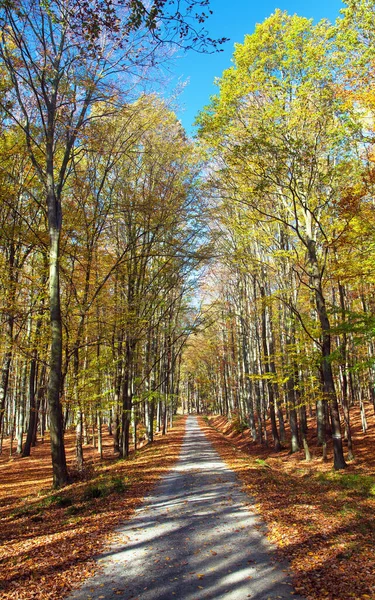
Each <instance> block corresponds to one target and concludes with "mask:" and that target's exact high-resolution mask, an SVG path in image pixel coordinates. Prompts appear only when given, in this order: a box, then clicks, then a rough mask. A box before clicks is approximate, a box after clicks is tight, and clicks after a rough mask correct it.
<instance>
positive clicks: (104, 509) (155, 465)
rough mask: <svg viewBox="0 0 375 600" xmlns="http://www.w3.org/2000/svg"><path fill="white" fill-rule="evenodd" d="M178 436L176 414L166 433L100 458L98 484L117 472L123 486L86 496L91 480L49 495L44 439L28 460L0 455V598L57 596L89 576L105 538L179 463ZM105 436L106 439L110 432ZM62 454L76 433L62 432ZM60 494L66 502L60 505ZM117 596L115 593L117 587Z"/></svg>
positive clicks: (181, 423)
mask: <svg viewBox="0 0 375 600" xmlns="http://www.w3.org/2000/svg"><path fill="white" fill-rule="evenodd" d="M183 434H184V419H180V420H179V421H178V423H177V424H176V426H175V427H174V429H173V430H171V431H170V432H169V433H168V434H167V436H164V437H158V438H157V439H156V441H155V442H154V444H152V445H148V446H144V447H143V448H142V449H140V450H138V451H137V454H136V456H135V457H133V458H131V459H130V460H128V461H119V460H116V459H114V458H111V459H110V458H108V459H106V460H105V461H103V462H102V463H99V462H98V463H97V466H96V479H98V481H99V482H103V481H107V480H111V478H113V480H114V481H118V480H119V479H118V478H119V477H121V478H123V479H126V481H127V485H126V487H125V489H124V490H122V491H121V492H118V493H116V492H114V491H113V493H112V492H111V493H109V495H107V496H103V497H99V498H89V499H86V500H83V496H84V493H85V490H86V489H87V487H88V486H90V485H91V483H90V482H77V483H74V484H72V485H70V486H68V487H67V488H64V490H61V491H59V493H58V494H53V492H52V491H51V487H50V486H51V468H50V456H49V447H48V445H47V444H45V445H43V444H41V445H39V446H37V447H36V449H35V450H34V452H33V455H32V457H30V458H28V459H22V458H16V459H13V460H12V461H8V460H7V459H6V457H4V455H3V456H2V457H0V562H1V567H2V568H1V573H0V588H1V591H0V599H1V600H34V599H35V600H56V599H57V598H58V599H61V598H63V597H64V596H65V595H66V594H67V593H68V592H69V590H70V589H71V588H72V587H73V586H75V585H77V584H78V583H79V582H81V581H83V580H84V579H86V578H87V577H89V576H90V575H92V574H93V573H94V571H95V569H96V568H97V565H96V564H95V563H94V561H93V557H94V556H95V555H97V554H98V553H99V552H100V551H101V550H102V549H103V547H104V545H105V543H106V542H107V541H108V540H109V538H111V539H116V536H115V535H112V536H111V532H112V530H113V529H114V528H115V527H116V526H117V525H118V524H119V523H120V522H122V521H124V520H126V519H129V518H130V517H131V516H132V514H133V513H134V510H135V508H136V507H137V506H139V504H140V503H141V501H142V499H143V497H144V496H145V494H147V493H148V492H149V491H150V490H151V488H152V487H153V486H154V484H155V483H156V482H157V481H158V479H160V477H161V476H162V475H164V474H165V473H166V472H168V471H169V470H170V468H171V467H172V466H173V464H174V462H175V461H176V460H177V458H178V455H179V452H180V448H181V444H182V439H183ZM107 441H108V444H112V442H111V439H110V438H109V437H108V440H107ZM108 448H109V452H108V454H110V452H111V449H110V446H108ZM67 451H68V457H69V456H70V457H72V455H73V453H74V436H71V437H69V436H67ZM92 456H95V454H94V452H92ZM95 481H96V480H95ZM66 498H69V499H70V501H69V503H68V504H67V505H66V506H64V504H66V501H65V499H66ZM51 499H52V500H51ZM63 500H64V501H63ZM35 517H38V518H36V519H35ZM39 517H40V518H39ZM115 593H116V594H118V595H121V594H123V590H118V589H117V590H116V591H115Z"/></svg>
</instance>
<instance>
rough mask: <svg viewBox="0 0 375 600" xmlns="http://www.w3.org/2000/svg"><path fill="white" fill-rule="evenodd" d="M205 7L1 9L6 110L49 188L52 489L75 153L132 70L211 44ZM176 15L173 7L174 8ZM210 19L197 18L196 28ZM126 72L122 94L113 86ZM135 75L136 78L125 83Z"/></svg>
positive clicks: (62, 476) (62, 466) (59, 466)
mask: <svg viewBox="0 0 375 600" xmlns="http://www.w3.org/2000/svg"><path fill="white" fill-rule="evenodd" d="M206 4H207V3H206V2H203V3H201V2H196V1H195V0H189V2H188V3H187V15H185V16H184V15H183V14H182V13H181V12H180V11H179V10H178V7H176V11H175V12H173V9H172V8H171V5H169V4H167V3H166V2H163V1H162V2H155V3H153V4H152V5H151V7H150V8H149V9H148V8H146V6H145V5H144V4H143V3H142V2H138V1H137V2H125V3H124V4H123V5H122V6H120V7H119V8H118V7H117V5H116V4H115V3H113V2H111V1H110V0H108V1H107V2H105V3H102V2H94V3H92V4H87V3H82V4H79V5H78V10H77V4H76V3H75V2H71V1H70V0H66V1H64V2H60V1H59V0H56V1H52V0H51V1H50V2H47V3H45V2H43V1H41V0H19V1H17V2H16V3H13V2H7V1H3V2H2V3H1V5H0V11H1V12H0V23H1V26H2V36H1V45H0V59H1V61H2V68H3V69H4V70H5V72H6V73H7V75H8V77H9V81H10V85H9V87H8V89H7V90H6V92H7V93H6V94H5V95H4V97H3V98H2V102H1V108H2V110H3V111H4V112H5V114H7V115H8V118H9V120H10V121H13V122H14V123H15V124H16V125H17V126H18V127H19V128H20V130H21V131H22V132H23V133H24V135H25V139H26V144H27V148H28V151H29V155H30V159H31V161H32V163H33V166H34V169H35V172H36V173H37V175H38V177H39V180H40V182H41V184H42V185H43V188H44V194H45V206H46V209H47V213H48V231H49V309H50V323H51V353H50V363H49V367H50V373H49V385H48V404H49V413H50V431H51V451H52V463H53V473H54V475H53V477H54V486H55V487H60V486H62V485H64V484H65V483H66V482H67V478H68V473H67V468H66V459H65V450H64V443H63V421H62V412H61V405H60V392H61V387H62V385H61V384H62V379H61V368H62V323H61V298H60V267H59V264H60V239H61V231H62V203H63V196H64V190H65V186H66V182H67V178H68V176H69V174H70V171H71V169H72V164H73V158H74V156H75V153H76V151H77V148H76V144H77V140H78V139H79V137H80V136H81V135H82V132H83V130H84V128H85V127H86V125H87V123H88V122H89V120H90V119H91V118H92V116H91V114H90V111H91V108H92V106H93V105H95V104H96V103H97V102H99V101H103V100H107V101H111V102H112V105H114V104H116V102H118V98H119V97H121V95H123V94H124V92H125V94H126V93H127V91H128V90H129V89H130V87H131V86H133V85H134V70H135V71H136V70H137V67H141V68H142V69H144V67H145V65H150V64H151V65H152V64H154V63H155V61H156V51H157V49H158V47H159V46H160V43H161V42H162V41H163V40H164V41H166V40H173V39H175V38H176V36H177V38H178V40H179V43H181V44H183V43H184V40H189V42H188V44H187V45H188V46H189V45H191V46H197V45H198V46H201V45H203V46H204V45H205V44H206V42H207V43H208V44H209V45H211V46H212V45H213V46H214V47H215V42H214V41H213V40H209V39H208V38H207V36H206V34H205V33H204V32H202V31H198V32H196V31H195V29H194V28H193V26H192V22H194V21H195V17H194V18H193V19H192V20H190V11H191V10H192V8H193V7H196V6H206ZM172 6H173V5H172ZM204 19H205V15H204V14H203V13H201V14H200V16H198V23H201V22H203V21H204ZM120 72H121V78H122V83H123V84H125V87H124V88H123V89H122V90H121V89H118V88H116V87H115V86H114V79H115V76H116V75H118V74H119V73H120ZM127 72H129V73H130V72H131V73H132V78H131V81H130V78H129V80H128V81H126V80H124V77H125V75H126V73H127Z"/></svg>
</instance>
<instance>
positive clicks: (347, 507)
mask: <svg viewBox="0 0 375 600" xmlns="http://www.w3.org/2000/svg"><path fill="white" fill-rule="evenodd" d="M368 414H369V415H370V408H369V409H368ZM352 423H353V434H354V435H353V437H354V452H355V456H356V458H355V460H354V461H352V462H350V463H349V464H348V468H347V469H345V471H340V472H335V471H333V469H332V458H331V456H329V462H327V463H324V462H323V461H322V459H321V458H320V453H321V450H320V449H319V448H316V446H314V444H315V442H316V441H315V440H314V439H313V438H311V439H310V440H309V443H310V450H311V451H312V452H313V454H314V455H315V457H314V458H313V460H312V461H311V462H306V461H305V460H304V454H303V453H296V454H293V455H291V454H289V452H288V450H287V449H285V450H283V451H282V452H280V453H275V452H274V451H272V449H271V448H266V447H262V448H261V447H259V445H258V444H254V443H252V442H251V440H250V435H249V431H247V430H245V431H243V432H238V431H236V430H235V428H234V427H233V425H232V424H230V423H229V422H228V420H227V419H226V418H224V417H209V418H205V419H204V418H201V419H200V424H201V426H202V428H203V430H204V431H205V433H206V434H207V436H208V437H209V439H210V440H211V441H212V442H213V444H214V447H215V448H216V450H217V451H218V452H219V454H220V455H221V457H222V458H223V459H224V460H225V461H226V463H227V464H228V466H230V467H231V468H232V469H233V470H234V471H235V472H236V473H237V475H238V477H239V478H240V479H241V481H242V483H243V484H244V489H245V490H246V492H247V493H248V494H249V495H251V496H252V497H253V498H254V502H255V508H256V510H257V511H258V512H259V513H260V514H261V515H262V517H263V519H264V520H265V521H266V523H267V529H268V534H267V536H268V538H269V539H270V540H271V541H272V542H273V543H274V544H275V545H276V546H277V548H278V553H279V556H280V558H281V559H287V560H289V561H290V565H291V569H292V572H293V575H294V577H293V583H294V586H295V589H296V590H297V592H298V593H300V594H301V595H303V596H305V597H306V598H307V599H308V600H327V599H328V600H353V599H356V600H370V599H371V600H374V599H375V518H374V515H375V451H374V449H375V417H374V416H373V415H371V416H369V417H368V425H369V428H368V431H367V433H366V434H365V435H364V434H363V433H362V430H361V426H360V418H359V415H358V414H356V413H354V411H353V418H352ZM269 439H271V437H269Z"/></svg>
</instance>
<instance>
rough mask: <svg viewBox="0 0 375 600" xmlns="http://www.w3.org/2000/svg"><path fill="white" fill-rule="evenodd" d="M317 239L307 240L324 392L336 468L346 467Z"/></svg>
mask: <svg viewBox="0 0 375 600" xmlns="http://www.w3.org/2000/svg"><path fill="white" fill-rule="evenodd" d="M315 246H316V244H315V241H314V240H312V239H309V240H308V241H307V249H308V255H309V262H310V280H311V283H312V288H313V289H314V294H315V305H316V311H317V314H318V318H319V322H320V327H321V330H322V339H321V352H322V378H323V392H324V395H325V397H326V398H327V400H328V405H329V410H330V420H331V427H332V441H333V454H334V462H333V464H334V468H335V469H337V470H339V469H344V468H345V467H346V466H347V465H346V462H345V459H344V451H343V444H342V436H341V424H340V413H339V406H338V402H337V396H336V390H335V384H334V379H333V373H332V365H331V360H330V359H331V333H330V323H329V318H328V313H327V307H326V303H325V299H324V295H323V290H322V282H321V272H320V269H319V265H318V259H317V256H316V247H315Z"/></svg>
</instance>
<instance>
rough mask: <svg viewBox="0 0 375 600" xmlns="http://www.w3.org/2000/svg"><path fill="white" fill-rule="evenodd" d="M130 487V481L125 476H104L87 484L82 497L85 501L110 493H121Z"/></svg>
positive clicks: (103, 496)
mask: <svg viewBox="0 0 375 600" xmlns="http://www.w3.org/2000/svg"><path fill="white" fill-rule="evenodd" d="M127 487H128V482H127V480H126V478H125V477H120V476H118V475H114V476H111V477H103V478H101V479H98V480H97V481H95V482H92V483H91V484H90V485H88V486H87V488H86V489H85V491H84V492H83V495H82V499H83V500H84V501H89V500H94V499H95V498H105V497H106V496H109V495H110V494H114V493H116V494H121V493H122V492H125V491H126V489H127Z"/></svg>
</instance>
